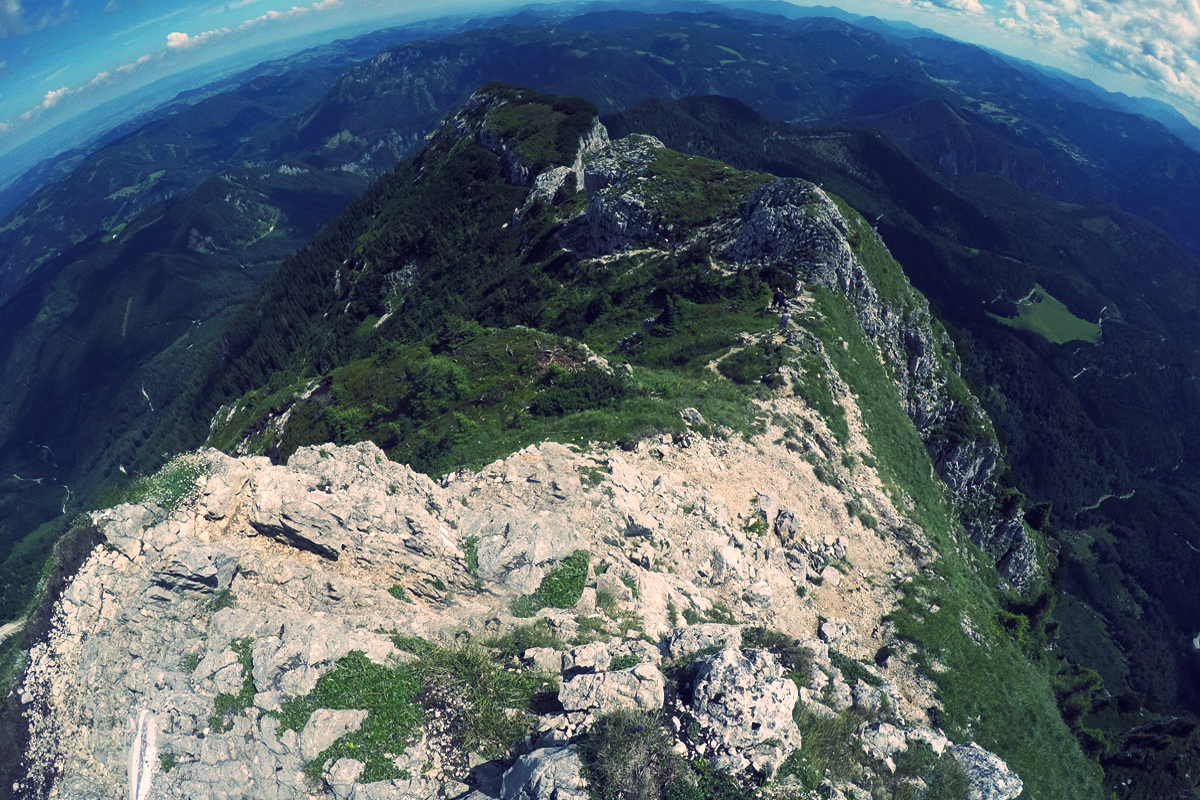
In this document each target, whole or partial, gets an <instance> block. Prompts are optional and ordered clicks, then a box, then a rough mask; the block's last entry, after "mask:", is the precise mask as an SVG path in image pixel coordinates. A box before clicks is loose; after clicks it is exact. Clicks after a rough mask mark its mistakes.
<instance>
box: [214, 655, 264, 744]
mask: <svg viewBox="0 0 1200 800" xmlns="http://www.w3.org/2000/svg"><path fill="white" fill-rule="evenodd" d="M253 647H254V640H253V639H235V640H234V641H232V642H230V643H229V649H230V650H232V651H233V652H235V653H237V657H238V664H240V665H241V667H242V687H241V689H239V690H238V693H237V694H229V693H228V692H221V693H220V694H218V695H217V696H216V697H214V698H213V713H212V716H210V717H209V718H208V724H209V725H210V726H211V727H212V729H213V730H216V731H231V730H233V721H232V720H231V719H230V717H233V716H236V715H238V714H241V713H242V712H244V711H245V710H246V709H248V708H250V706H251V705H253V704H254V674H253V672H254V660H253V656H252V653H251V651H252V649H253Z"/></svg>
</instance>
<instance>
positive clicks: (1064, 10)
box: [996, 0, 1200, 109]
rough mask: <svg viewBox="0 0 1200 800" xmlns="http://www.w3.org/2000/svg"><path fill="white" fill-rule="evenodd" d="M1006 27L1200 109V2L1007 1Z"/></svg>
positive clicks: (1002, 18)
mask: <svg viewBox="0 0 1200 800" xmlns="http://www.w3.org/2000/svg"><path fill="white" fill-rule="evenodd" d="M996 24H997V25H998V26H999V27H1001V28H1003V29H1004V30H1006V31H1008V32H1010V33H1013V34H1016V35H1018V36H1021V37H1025V38H1027V39H1030V40H1033V41H1034V42H1036V43H1038V44H1039V45H1040V46H1045V47H1047V48H1052V49H1053V52H1054V54H1055V55H1056V56H1060V57H1064V58H1068V59H1070V58H1072V57H1073V58H1074V59H1075V60H1076V61H1077V62H1078V63H1081V64H1084V65H1087V64H1092V65H1094V66H1096V67H1100V68H1101V69H1104V70H1109V71H1111V72H1113V73H1116V74H1118V75H1122V76H1125V77H1131V78H1138V79H1142V80H1145V81H1148V82H1149V84H1150V86H1151V87H1154V88H1149V87H1148V88H1147V90H1146V91H1145V93H1147V94H1150V93H1154V91H1155V90H1157V92H1158V93H1160V95H1163V96H1166V97H1169V98H1173V99H1174V100H1176V101H1181V102H1182V103H1183V104H1184V105H1186V106H1187V107H1190V108H1192V109H1195V108H1196V107H1197V106H1198V105H1200V61H1198V59H1200V0H1108V1H1107V2H1104V1H1102V0H1008V2H1007V3H1006V6H1005V9H1004V11H1003V12H1002V13H1001V15H1000V16H999V17H998V19H997V21H996Z"/></svg>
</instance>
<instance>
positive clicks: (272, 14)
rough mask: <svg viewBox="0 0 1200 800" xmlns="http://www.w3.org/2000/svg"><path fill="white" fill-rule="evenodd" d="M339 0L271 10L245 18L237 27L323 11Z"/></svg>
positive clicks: (279, 20) (339, 0)
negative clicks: (282, 9) (284, 9)
mask: <svg viewBox="0 0 1200 800" xmlns="http://www.w3.org/2000/svg"><path fill="white" fill-rule="evenodd" d="M340 2H341V0H318V2H316V3H313V4H312V5H310V6H292V7H291V8H289V9H287V10H286V11H275V10H271V11H268V12H267V13H265V14H262V15H260V16H257V17H253V18H252V19H248V20H246V21H245V22H243V23H242V24H241V25H239V26H238V29H239V30H245V29H246V28H252V27H254V26H255V25H261V24H262V23H264V22H281V21H284V20H287V19H291V18H293V17H298V16H301V15H304V14H308V13H309V12H312V11H325V10H327V9H330V8H333V7H335V6H337V5H338V4H339V3H340Z"/></svg>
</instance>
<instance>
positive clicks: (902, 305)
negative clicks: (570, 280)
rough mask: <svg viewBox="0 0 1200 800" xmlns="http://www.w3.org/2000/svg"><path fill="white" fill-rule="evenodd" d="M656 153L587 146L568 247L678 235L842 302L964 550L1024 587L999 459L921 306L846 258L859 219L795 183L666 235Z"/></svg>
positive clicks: (593, 250) (616, 245) (635, 142)
mask: <svg viewBox="0 0 1200 800" xmlns="http://www.w3.org/2000/svg"><path fill="white" fill-rule="evenodd" d="M661 150H663V144H662V142H660V141H659V140H658V139H655V138H654V137H652V136H639V135H633V136H629V137H626V138H625V139H621V140H619V141H616V142H611V143H609V142H608V141H607V136H605V137H604V140H603V141H602V142H601V141H598V140H597V144H596V145H595V146H593V147H592V148H590V149H589V150H588V153H587V156H586V157H585V160H584V164H585V166H584V181H583V184H582V185H583V187H584V189H585V190H586V192H587V196H588V208H587V212H586V215H585V219H586V223H587V225H586V229H585V230H586V236H583V237H580V238H578V239H577V240H576V241H575V242H573V244H575V246H577V247H580V248H581V249H583V250H584V251H585V252H588V253H589V254H593V255H596V254H598V255H605V254H611V253H615V252H619V251H621V250H624V249H627V248H630V247H635V246H639V245H644V244H645V243H646V242H652V243H654V244H660V245H661V243H662V242H663V241H665V240H669V239H671V238H674V237H678V236H681V235H682V236H687V237H690V238H692V239H693V240H694V239H705V240H707V241H708V243H709V244H710V245H711V246H712V247H713V250H714V251H715V252H718V253H720V255H721V256H722V258H723V259H725V260H726V261H728V262H729V263H730V265H731V267H732V268H733V269H739V268H742V267H744V266H746V265H748V264H769V265H772V266H776V267H779V268H781V269H783V270H785V271H787V272H789V273H791V274H793V275H795V276H796V278H797V280H802V281H804V282H807V283H811V284H817V285H821V286H824V287H826V288H827V289H829V290H830V291H833V292H836V293H838V294H840V295H842V296H844V297H845V298H846V299H847V300H849V301H850V303H851V305H852V307H853V309H854V311H855V314H856V317H857V319H858V322H859V324H860V325H861V326H862V329H863V331H864V333H866V335H867V337H868V338H869V339H870V340H871V342H872V344H873V345H874V346H875V348H876V349H877V350H878V352H879V355H880V357H881V358H882V359H883V361H884V363H885V364H886V365H887V367H888V369H889V373H890V375H891V376H892V378H893V380H894V382H895V384H896V388H897V391H898V393H899V395H900V397H901V398H902V400H903V402H904V404H905V410H906V412H907V414H908V416H909V418H910V419H911V420H912V422H913V424H914V425H915V426H916V428H917V430H918V431H919V432H920V433H921V436H922V439H923V440H924V442H925V444H926V448H927V449H928V450H929V453H930V457H931V458H932V460H933V463H934V466H935V467H936V469H937V471H938V474H939V476H940V477H941V478H942V480H943V481H945V483H946V485H947V486H948V487H949V488H950V490H951V491H952V492H953V494H954V497H955V499H956V501H957V502H958V504H959V506H960V508H961V509H962V512H963V513H962V521H963V524H964V526H965V527H966V528H967V530H968V531H969V532H970V534H971V537H972V540H973V541H974V542H975V544H976V545H978V546H979V547H981V548H982V549H983V550H984V551H985V552H987V553H988V554H989V555H990V556H991V557H992V558H993V560H994V561H995V563H996V565H997V567H998V569H999V570H1000V572H1001V574H1002V575H1004V577H1005V578H1007V579H1008V580H1009V581H1010V582H1012V583H1013V584H1014V585H1016V586H1018V587H1024V586H1027V585H1028V584H1029V583H1030V582H1031V581H1032V580H1033V579H1034V578H1035V576H1036V575H1037V570H1038V565H1037V560H1036V548H1035V546H1034V542H1033V540H1032V539H1031V538H1030V536H1029V535H1028V534H1027V532H1026V531H1025V528H1024V525H1023V524H1022V520H1021V516H1020V513H1019V509H1018V510H1017V511H1016V512H1014V511H1013V510H1012V509H1008V510H1007V511H1004V510H1002V509H1001V505H1002V504H1001V503H1000V502H999V495H1000V489H999V487H998V485H997V476H998V474H999V471H1000V467H1001V466H1002V463H1003V456H1002V455H1001V452H1000V447H999V445H998V443H997V440H996V435H995V432H994V430H993V429H992V425H991V421H990V420H989V419H988V418H987V415H986V414H985V412H984V411H983V409H982V407H981V406H980V404H979V402H978V401H977V400H976V399H975V397H974V396H973V395H971V394H970V392H969V391H967V390H966V388H965V386H964V385H963V383H962V380H961V378H960V377H959V373H960V363H959V359H958V356H957V353H956V351H955V348H954V344H953V342H952V341H951V339H950V337H949V335H948V334H947V333H946V331H945V330H944V329H943V328H942V327H941V325H940V324H938V323H936V322H935V321H934V320H933V317H932V315H931V313H930V310H929V304H928V302H927V301H926V300H925V299H924V298H923V297H921V296H920V295H919V294H917V293H915V292H913V291H912V290H911V288H910V287H908V286H907V284H905V285H904V287H903V289H902V290H900V291H899V292H895V291H893V296H890V297H885V296H883V295H882V294H881V292H880V291H879V289H878V288H877V287H876V285H875V280H873V278H872V276H871V275H870V273H869V271H868V269H867V268H866V267H865V266H864V264H863V262H862V260H860V258H859V257H858V256H857V255H856V252H855V251H856V249H857V250H859V251H861V250H862V249H863V245H864V243H863V241H862V240H864V239H869V240H871V241H870V242H869V243H867V245H866V246H868V247H872V248H875V249H878V250H880V251H884V250H885V248H884V245H883V243H882V241H880V240H879V238H878V236H877V234H876V233H875V232H874V231H873V230H871V229H870V228H869V227H868V226H866V224H865V223H863V222H862V221H861V220H859V221H858V224H857V225H854V226H852V225H851V223H849V222H847V220H846V218H845V217H844V216H843V215H842V213H841V212H840V211H839V209H838V207H837V205H836V204H835V203H834V202H833V201H832V200H831V199H830V198H829V196H828V195H826V194H825V192H823V191H822V190H821V189H820V188H819V187H817V186H816V185H814V184H812V183H810V182H808V181H804V180H799V179H783V180H776V181H771V182H768V183H765V184H763V185H761V186H759V187H758V188H756V189H754V190H753V192H751V193H750V195H749V197H748V198H747V199H746V201H745V203H744V204H743V207H742V213H741V219H740V220H738V221H737V223H736V224H735V225H734V226H730V225H729V223H728V222H726V221H721V222H718V223H715V224H713V225H710V226H708V227H707V228H704V229H702V230H700V231H698V232H697V231H688V232H686V233H684V232H682V231H675V230H673V229H672V226H671V225H670V224H669V223H668V222H667V220H666V219H665V214H664V213H662V212H661V210H660V208H659V206H660V205H661V202H662V194H663V192H664V188H663V186H662V180H660V179H657V178H658V176H656V175H655V174H654V171H653V169H652V164H653V162H654V160H655V157H656V155H657V154H658V153H659V152H660V151H661ZM582 152H583V151H582V149H581V153H582ZM852 241H853V242H854V243H855V245H856V246H857V247H856V246H852ZM666 246H668V247H669V246H670V243H669V241H667V245H666ZM878 277H879V276H878V275H876V278H875V279H876V280H877V279H878ZM955 384H957V386H955ZM956 389H957V390H956Z"/></svg>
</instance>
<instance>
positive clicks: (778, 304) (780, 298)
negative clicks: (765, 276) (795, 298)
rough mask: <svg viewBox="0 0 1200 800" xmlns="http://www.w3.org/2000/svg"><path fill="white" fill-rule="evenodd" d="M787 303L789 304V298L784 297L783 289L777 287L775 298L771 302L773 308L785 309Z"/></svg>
mask: <svg viewBox="0 0 1200 800" xmlns="http://www.w3.org/2000/svg"><path fill="white" fill-rule="evenodd" d="M786 302H787V298H786V297H784V295H783V289H781V288H779V287H778V286H776V287H775V298H774V299H773V300H772V301H771V308H783V305H784V303H786Z"/></svg>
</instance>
